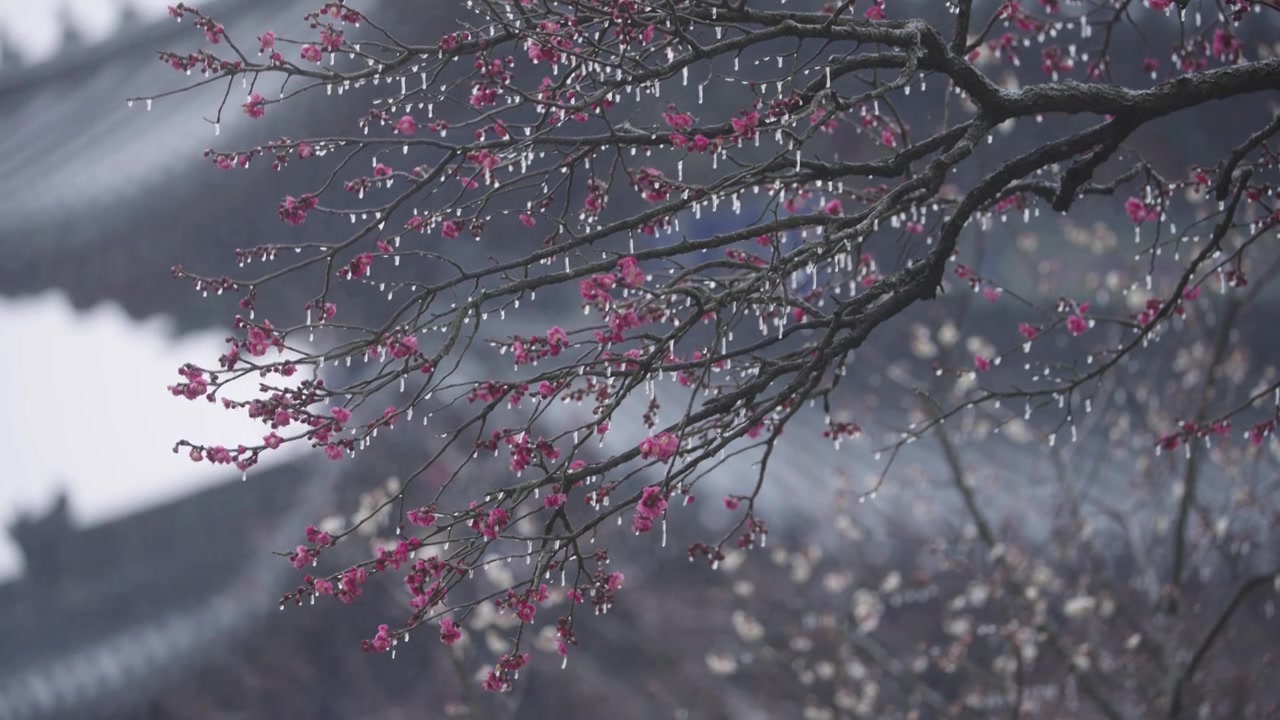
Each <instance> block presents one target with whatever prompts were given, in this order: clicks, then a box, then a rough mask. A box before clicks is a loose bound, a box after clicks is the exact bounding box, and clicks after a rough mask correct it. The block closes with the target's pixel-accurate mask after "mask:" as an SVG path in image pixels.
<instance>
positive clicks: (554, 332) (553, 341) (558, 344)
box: [547, 325, 569, 355]
mask: <svg viewBox="0 0 1280 720" xmlns="http://www.w3.org/2000/svg"><path fill="white" fill-rule="evenodd" d="M547 344H548V345H550V346H551V354H552V355H558V354H559V352H560V348H567V347H569V335H568V333H566V332H565V331H564V330H563V329H562V328H561V327H560V326H559V325H555V326H552V328H551V329H550V330H548V331H547Z"/></svg>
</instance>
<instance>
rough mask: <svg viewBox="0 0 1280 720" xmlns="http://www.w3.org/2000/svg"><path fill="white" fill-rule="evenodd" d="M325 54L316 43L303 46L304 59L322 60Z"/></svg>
mask: <svg viewBox="0 0 1280 720" xmlns="http://www.w3.org/2000/svg"><path fill="white" fill-rule="evenodd" d="M323 57H324V54H323V53H321V52H320V48H318V47H316V46H315V45H311V44H309V43H308V44H306V45H303V46H302V59H303V60H306V61H308V62H315V63H318V62H320V60H321V58H323Z"/></svg>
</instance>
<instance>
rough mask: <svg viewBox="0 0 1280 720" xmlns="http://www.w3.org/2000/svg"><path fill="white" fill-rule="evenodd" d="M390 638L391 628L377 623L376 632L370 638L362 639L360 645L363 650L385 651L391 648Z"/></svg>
mask: <svg viewBox="0 0 1280 720" xmlns="http://www.w3.org/2000/svg"><path fill="white" fill-rule="evenodd" d="M391 640H392V638H391V628H389V627H387V626H386V625H379V626H378V634H376V635H374V636H373V639H372V640H364V641H362V642H361V643H360V645H361V647H362V648H364V651H365V652H386V651H388V650H390V649H391Z"/></svg>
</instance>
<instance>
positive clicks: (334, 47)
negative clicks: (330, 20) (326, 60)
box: [320, 28, 342, 52]
mask: <svg viewBox="0 0 1280 720" xmlns="http://www.w3.org/2000/svg"><path fill="white" fill-rule="evenodd" d="M320 43H321V44H322V45H324V49H325V50H326V51H328V52H338V50H339V49H341V48H342V33H340V32H337V31H336V30H330V29H328V28H325V29H324V30H321V31H320Z"/></svg>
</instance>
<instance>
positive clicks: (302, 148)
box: [298, 142, 315, 160]
mask: <svg viewBox="0 0 1280 720" xmlns="http://www.w3.org/2000/svg"><path fill="white" fill-rule="evenodd" d="M313 154H315V148H313V147H311V143H308V142H300V143H298V157H300V158H302V159H303V160H306V159H307V158H309V157H311V156H312V155H313Z"/></svg>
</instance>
